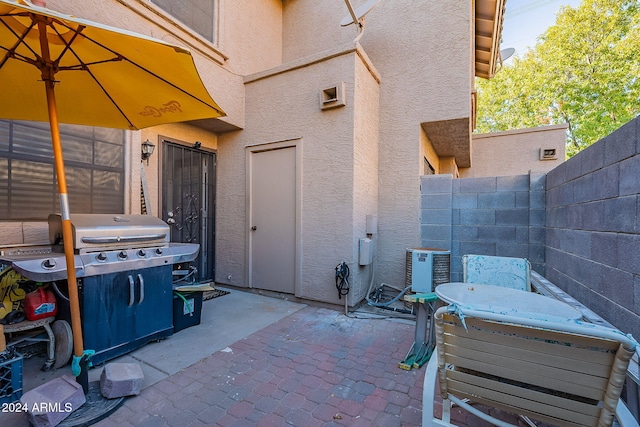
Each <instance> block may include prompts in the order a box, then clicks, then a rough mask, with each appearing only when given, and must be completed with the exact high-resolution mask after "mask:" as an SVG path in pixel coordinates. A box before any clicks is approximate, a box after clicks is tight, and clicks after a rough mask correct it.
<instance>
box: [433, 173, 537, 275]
mask: <svg viewBox="0 0 640 427" xmlns="http://www.w3.org/2000/svg"><path fill="white" fill-rule="evenodd" d="M421 179H422V182H421V190H422V211H421V214H422V229H421V232H422V234H421V243H422V246H423V247H431V248H442V249H448V250H450V251H451V280H452V281H462V255H465V254H482V255H498V256H513V257H519V258H527V259H528V260H529V261H530V262H531V264H532V268H534V269H535V270H536V271H538V272H540V273H543V268H544V244H545V233H544V219H545V211H544V194H545V193H544V190H545V175H544V174H530V175H518V176H501V177H489V178H462V179H453V177H452V176H451V175H429V176H424V177H422V178H421Z"/></svg>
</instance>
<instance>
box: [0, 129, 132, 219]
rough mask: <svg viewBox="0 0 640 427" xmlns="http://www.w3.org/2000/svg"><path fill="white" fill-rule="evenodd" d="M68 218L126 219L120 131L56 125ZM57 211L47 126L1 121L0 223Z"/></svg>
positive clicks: (57, 202)
mask: <svg viewBox="0 0 640 427" xmlns="http://www.w3.org/2000/svg"><path fill="white" fill-rule="evenodd" d="M60 137H61V140H62V151H63V155H64V161H65V170H66V176H67V190H68V193H69V207H70V210H71V212H72V213H124V131H123V130H119V129H105V128H94V127H86V126H75V125H60ZM59 211H60V202H59V198H58V183H57V180H56V176H55V165H54V163H53V148H52V147H51V133H50V130H49V124H48V123H39V122H21V121H11V120H0V220H40V221H41V220H45V219H47V217H48V215H49V214H50V213H55V212H59Z"/></svg>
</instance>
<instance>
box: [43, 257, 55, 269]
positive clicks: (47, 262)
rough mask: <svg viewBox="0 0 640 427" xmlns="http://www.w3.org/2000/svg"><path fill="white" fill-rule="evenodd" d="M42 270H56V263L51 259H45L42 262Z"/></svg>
mask: <svg viewBox="0 0 640 427" xmlns="http://www.w3.org/2000/svg"><path fill="white" fill-rule="evenodd" d="M42 268H44V269H46V270H51V269H52V268H56V261H55V260H53V259H45V260H44V261H42Z"/></svg>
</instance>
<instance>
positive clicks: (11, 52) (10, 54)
mask: <svg viewBox="0 0 640 427" xmlns="http://www.w3.org/2000/svg"><path fill="white" fill-rule="evenodd" d="M15 15H24V14H5V15H2V16H3V17H4V16H15ZM2 25H4V26H5V28H6V29H7V30H9V31H10V32H11V33H12V34H13V35H14V36H15V37H16V43H15V44H14V45H13V46H12V47H11V48H10V49H7V48H5V47H2V49H3V50H5V51H6V53H5V55H4V58H2V61H0V68H2V67H4V64H6V63H7V61H8V60H9V59H11V58H15V59H18V60H21V61H24V62H27V63H29V64H31V65H34V66H37V65H38V63H37V61H38V59H40V56H39V55H38V54H37V53H36V51H35V50H33V49H32V48H31V46H29V44H28V43H25V42H24V38H25V37H26V35H27V34H29V31H31V30H32V29H33V27H34V26H35V25H36V23H35V21H34V20H33V18H32V19H31V25H30V26H28V27H25V31H24V33H23V34H18V33H17V32H16V31H15V30H14V29H13V28H11V26H9V25H8V24H7V23H6V22H5V21H4V20H2ZM20 45H24V47H26V48H27V49H28V50H30V51H31V53H33V57H34V58H35V59H31V58H28V57H26V56H24V55H20V54H18V53H16V49H17V48H18V46H20Z"/></svg>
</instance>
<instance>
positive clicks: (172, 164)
mask: <svg viewBox="0 0 640 427" xmlns="http://www.w3.org/2000/svg"><path fill="white" fill-rule="evenodd" d="M162 153H163V157H162V218H163V219H164V220H165V221H166V222H167V223H168V224H169V225H170V226H171V241H172V242H182V243H198V244H199V245H200V253H199V255H198V258H197V259H196V260H195V261H194V262H193V263H192V267H195V270H196V271H195V272H193V274H194V277H195V280H196V281H197V282H206V281H213V280H215V168H216V154H215V153H213V152H208V151H204V150H201V149H200V148H199V147H195V146H194V147H190V146H184V145H179V144H176V143H173V142H171V141H167V140H165V141H163V152H162Z"/></svg>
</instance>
